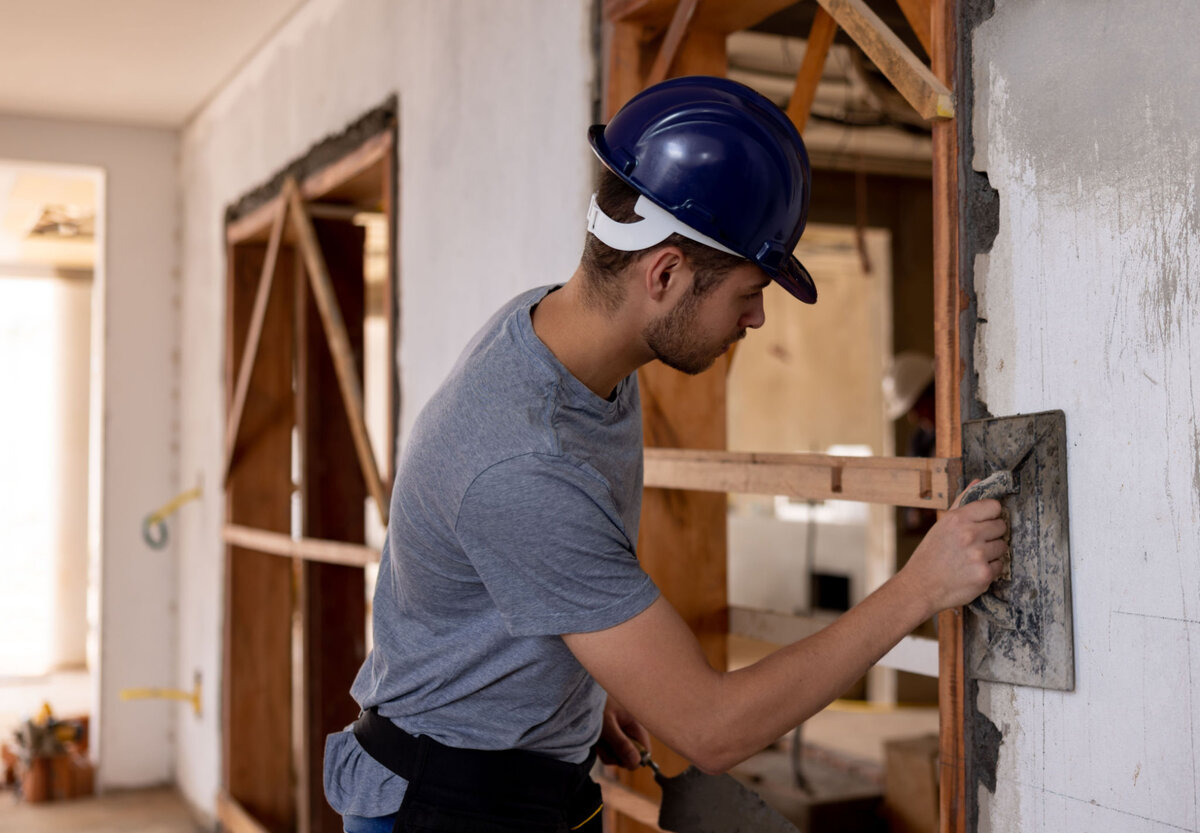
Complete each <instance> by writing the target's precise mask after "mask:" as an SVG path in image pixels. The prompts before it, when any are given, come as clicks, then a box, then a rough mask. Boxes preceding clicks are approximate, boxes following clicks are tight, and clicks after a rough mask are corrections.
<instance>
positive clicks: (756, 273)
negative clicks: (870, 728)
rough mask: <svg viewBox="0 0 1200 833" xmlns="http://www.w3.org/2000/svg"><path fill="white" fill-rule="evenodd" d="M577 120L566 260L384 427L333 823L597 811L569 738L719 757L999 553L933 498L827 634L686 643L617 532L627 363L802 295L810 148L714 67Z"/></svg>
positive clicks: (980, 524) (844, 672)
mask: <svg viewBox="0 0 1200 833" xmlns="http://www.w3.org/2000/svg"><path fill="white" fill-rule="evenodd" d="M590 139H591V142H592V147H593V149H594V150H595V152H596V154H597V156H598V157H599V158H600V160H601V162H602V163H603V164H604V166H605V171H603V172H602V175H601V181H600V184H599V188H598V191H597V194H596V195H595V197H594V198H593V205H592V208H591V210H590V211H589V219H588V229H589V232H590V233H589V235H588V237H587V241H586V245H585V250H584V253H583V258H582V260H581V263H580V266H579V268H578V269H577V270H576V272H575V274H574V275H572V276H571V278H570V280H569V281H567V282H566V284H564V285H563V286H561V287H557V288H555V287H543V288H541V289H537V290H532V291H529V292H526V293H524V294H522V295H520V296H518V297H517V298H516V299H514V300H513V301H511V302H510V303H509V304H508V305H506V306H505V307H504V308H503V309H501V310H500V311H499V312H498V313H497V314H496V316H495V317H493V319H492V320H491V321H490V322H489V323H488V324H487V325H485V327H484V328H483V330H481V331H480V333H479V334H478V335H477V336H476V337H475V339H474V340H473V341H472V342H471V344H470V345H469V346H468V347H467V349H466V351H465V352H464V353H463V355H462V357H461V358H460V360H459V362H458V364H457V365H456V366H455V368H454V370H453V371H452V372H451V374H450V376H449V378H448V379H447V380H446V382H445V383H444V385H443V386H442V387H441V388H440V389H439V390H438V392H437V393H436V394H435V395H434V396H433V397H432V399H431V400H430V402H429V404H428V405H427V406H426V408H425V409H424V411H423V412H422V414H421V415H420V417H419V418H418V419H417V422H416V424H415V425H414V427H413V430H412V434H411V436H410V437H409V439H408V442H407V444H406V446H405V450H404V456H403V459H402V461H401V465H400V469H399V471H398V473H397V478H396V486H395V491H394V494H393V497H392V514H391V518H392V520H391V523H390V526H389V529H388V538H387V543H386V545H385V548H384V551H383V558H382V562H381V564H380V572H379V583H378V587H377V590H376V595H375V605H374V614H373V615H374V633H375V648H374V650H373V651H372V653H371V655H370V656H369V657H368V658H367V660H366V662H365V663H364V665H363V668H362V670H361V671H360V672H359V675H358V678H357V679H356V680H355V683H354V687H353V689H352V694H353V695H354V697H355V699H356V700H357V701H358V702H359V703H360V704H361V706H362V707H363V709H364V712H363V715H362V716H361V717H360V718H359V720H358V721H357V722H356V723H355V725H354V726H353V727H352V729H351V730H348V731H345V732H341V733H338V734H334V735H331V736H330V738H329V740H328V743H327V746H326V773H325V781H326V784H325V789H326V796H327V797H328V798H329V801H330V803H331V804H332V806H333V807H334V808H335V809H336V810H337V811H338V812H339V813H342V814H343V816H344V819H345V829H346V831H348V833H366V832H367V831H391V830H393V829H394V830H398V831H406V830H422V831H426V830H428V831H451V832H453V831H472V833H480V832H481V831H483V832H484V833H486V831H495V832H496V833H507V832H508V831H563V830H584V831H598V830H599V829H600V821H599V819H600V816H599V807H600V796H599V790H598V788H597V787H596V786H595V784H594V783H593V782H592V781H591V779H590V778H589V777H588V769H589V768H590V765H591V763H592V760H593V759H594V755H595V754H596V752H595V751H593V749H596V750H597V751H599V753H600V755H601V757H602V758H604V759H606V760H608V761H610V762H617V763H620V764H622V765H624V766H627V767H635V766H637V764H638V762H639V759H640V753H639V750H638V749H637V747H636V746H635V743H634V742H635V741H636V742H638V743H640V744H642V745H645V744H646V742H647V740H648V734H647V729H649V730H650V731H652V732H653V733H654V734H655V735H656V736H657V737H659V738H661V739H662V740H663V741H664V742H666V743H667V744H669V745H670V746H671V747H673V748H674V749H676V750H678V751H679V752H681V753H682V754H684V755H685V756H686V757H688V758H689V759H691V760H692V761H693V762H694V763H695V764H696V765H697V766H699V767H700V768H701V769H705V770H709V771H721V770H724V769H727V768H729V767H730V766H732V765H734V764H735V763H737V762H738V761H741V760H743V759H744V758H746V757H748V756H749V755H751V754H753V753H755V752H757V751H758V750H760V749H762V748H764V747H765V746H766V745H768V744H769V743H771V742H772V741H774V740H775V739H776V738H778V737H779V736H780V735H782V734H784V733H785V732H787V731H788V730H789V729H791V728H792V727H794V726H795V725H797V724H798V723H800V722H802V721H803V720H805V719H806V718H807V717H809V716H810V715H812V714H814V713H815V712H816V711H818V710H819V709H821V708H823V707H824V706H825V705H826V704H827V703H829V702H830V701H831V700H833V699H834V698H835V697H837V696H838V695H839V694H840V693H842V692H843V691H844V690H845V689H846V688H847V687H848V686H849V685H850V684H851V683H852V682H853V681H854V680H856V679H857V678H858V677H860V676H861V675H862V674H863V673H864V672H865V671H866V669H867V668H868V667H869V666H870V665H871V664H872V663H874V662H875V661H876V660H878V659H879V657H881V656H882V655H883V654H884V653H886V652H887V651H888V650H889V649H890V648H891V647H892V646H893V645H894V644H895V643H896V642H898V641H899V640H900V639H901V638H903V636H904V635H906V634H907V633H908V632H909V631H910V630H912V629H913V628H914V627H915V626H916V625H918V624H919V623H921V622H923V621H925V620H926V619H927V618H929V616H930V615H932V614H933V613H934V612H936V611H937V610H940V609H943V608H947V607H951V606H955V605H960V604H963V603H965V602H967V601H969V600H971V599H972V598H974V597H975V596H977V595H978V594H979V593H980V592H982V591H983V590H984V589H985V588H986V587H987V586H988V584H990V583H991V581H992V580H993V579H994V578H995V577H996V575H997V574H998V570H999V561H1000V558H1001V556H1002V554H1003V553H1004V551H1005V544H1004V542H1003V540H1002V536H1003V534H1004V531H1005V530H1004V524H1003V522H1002V521H1000V520H998V516H999V504H997V503H996V502H994V501H991V502H988V501H983V502H979V503H975V504H972V505H970V506H967V507H964V508H961V509H955V510H952V511H951V512H950V513H948V514H947V516H946V517H945V518H944V519H943V520H942V521H941V522H940V523H939V524H938V525H937V526H936V527H935V528H934V529H933V530H932V531H931V532H930V534H929V536H928V537H927V539H926V541H925V542H924V543H923V544H922V546H921V548H920V549H919V551H918V553H917V554H916V555H914V557H913V559H912V560H911V562H910V564H909V565H908V567H907V568H906V569H905V570H904V571H902V572H901V573H900V574H898V575H897V576H895V577H894V578H893V579H892V580H891V581H889V582H888V583H887V584H885V585H884V586H883V587H882V588H880V589H879V590H878V591H876V592H875V593H874V594H873V595H871V596H870V597H869V598H867V599H866V600H865V601H863V602H862V604H860V605H859V606H857V607H856V608H855V609H854V610H852V611H850V612H849V613H847V614H846V615H844V616H843V617H842V618H841V619H839V620H838V621H837V622H836V623H835V624H833V625H832V626H830V627H829V628H827V629H826V630H824V631H822V632H821V633H819V634H816V635H815V636H812V637H810V638H808V639H806V640H804V641H802V642H799V643H796V644H794V645H791V646H789V647H787V648H784V649H782V650H780V651H778V652H777V653H775V654H773V655H771V656H770V657H768V658H766V659H765V660H763V661H762V662H759V663H757V664H756V665H753V666H751V667H749V668H745V669H742V670H739V671H736V672H733V673H724V672H722V671H718V670H714V669H713V668H711V667H710V666H709V665H708V663H707V662H706V660H705V658H704V655H703V654H702V652H701V651H700V648H699V646H698V644H697V642H696V640H695V638H694V637H693V635H692V633H691V632H690V631H689V630H688V628H687V627H686V625H685V624H684V622H683V621H682V619H681V618H680V617H679V615H678V614H677V613H676V612H675V610H674V609H673V608H672V607H671V605H670V604H669V603H668V602H667V601H666V600H664V599H663V598H661V597H660V596H659V594H658V591H657V589H656V588H655V587H654V585H653V583H652V582H651V581H650V579H649V577H648V576H646V574H645V573H644V572H643V571H642V570H641V568H640V567H639V566H638V561H637V557H636V555H635V544H636V541H637V526H638V516H639V512H640V499H641V473H642V469H641V461H642V440H641V412H640V406H639V400H638V391H637V378H636V375H635V371H636V370H637V368H638V367H640V366H641V365H643V364H645V363H647V362H649V361H651V360H653V359H658V360H660V361H663V362H664V363H666V364H668V365H670V366H672V367H675V368H677V369H679V370H682V371H684V372H686V373H698V372H700V371H702V370H704V369H705V368H706V367H709V366H711V365H712V363H713V362H714V361H715V360H716V359H717V358H718V357H719V356H720V355H721V354H722V353H724V351H725V350H726V349H727V348H728V347H729V345H730V344H731V343H733V342H734V341H736V340H737V339H739V338H741V337H742V336H743V335H745V333H746V330H747V329H751V328H756V327H759V326H761V325H762V323H763V320H764V319H763V298H762V290H763V288H764V287H765V286H766V285H767V284H768V283H770V281H771V280H775V281H777V282H779V283H780V284H781V285H783V286H784V287H785V288H787V289H788V291H789V292H791V293H792V294H793V295H795V296H796V297H797V298H799V299H800V300H801V301H804V302H807V303H813V302H814V301H815V300H816V288H815V286H814V285H813V283H812V279H811V278H810V277H809V275H808V273H807V272H806V271H805V270H804V267H803V266H801V265H800V263H799V262H798V261H797V260H796V259H795V257H794V256H793V255H792V254H791V252H792V250H793V248H794V247H795V244H796V241H797V240H798V239H799V237H800V234H801V232H802V231H803V229H804V221H805V217H806V214H807V206H808V194H809V171H808V162H807V157H806V156H805V152H804V147H803V144H802V143H801V141H800V136H799V134H797V133H796V130H795V128H794V127H793V126H792V125H791V123H790V122H789V121H788V120H787V118H786V117H785V116H784V115H783V114H782V113H780V112H779V110H778V109H777V108H775V107H774V106H773V105H772V104H771V103H770V102H768V101H767V100H766V99H764V98H762V97H761V96H759V95H758V94H756V93H754V92H753V91H751V90H749V89H748V88H746V87H743V86H741V85H739V84H735V83H733V82H730V81H727V80H724V79H717V78H683V79H675V80H672V81H668V82H665V83H663V84H660V85H656V86H655V87H652V88H650V89H648V90H646V91H645V92H643V93H642V94H640V95H638V96H636V97H635V98H634V99H633V100H631V101H630V102H629V103H628V104H627V105H626V106H625V107H624V108H622V110H621V112H620V113H618V114H617V116H615V117H614V118H613V120H612V122H611V123H610V124H608V125H607V126H597V127H594V128H592V131H591V133H590ZM643 727H645V728H643Z"/></svg>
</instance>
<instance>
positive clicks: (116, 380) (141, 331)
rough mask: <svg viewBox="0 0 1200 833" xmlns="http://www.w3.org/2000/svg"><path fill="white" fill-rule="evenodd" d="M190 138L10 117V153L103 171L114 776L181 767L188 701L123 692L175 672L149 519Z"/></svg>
mask: <svg viewBox="0 0 1200 833" xmlns="http://www.w3.org/2000/svg"><path fill="white" fill-rule="evenodd" d="M177 150H178V134H176V133H174V132H173V131H168V130H159V129H151V128H135V127H115V126H111V125H101V124H89V123H83V122H70V121H56V120H52V119H36V118H22V117H18V116H2V117H0V158H6V159H10V160H19V161H26V162H46V163H54V164H69V165H87V166H92V167H95V168H99V169H101V170H102V171H103V172H104V188H103V189H102V190H101V191H100V194H101V195H102V198H103V205H104V213H103V216H102V217H101V219H100V230H99V232H98V236H99V238H100V246H99V248H98V253H99V254H98V260H99V263H98V266H97V270H96V280H95V284H94V301H93V303H94V305H95V306H94V310H93V312H94V317H93V319H92V321H93V333H92V361H93V376H92V379H93V382H96V381H99V382H100V383H101V385H100V387H99V388H97V389H94V395H95V396H99V397H100V402H99V408H100V410H101V411H102V417H101V419H100V422H99V424H93V425H92V430H93V434H92V443H93V448H92V449H91V454H92V461H91V462H92V464H93V465H94V466H97V465H98V470H93V471H92V472H91V473H90V474H89V479H90V487H91V489H92V495H91V496H90V498H89V499H90V500H95V501H98V505H97V509H98V515H97V516H96V517H95V518H94V521H93V524H94V525H93V529H92V530H91V532H90V534H91V535H92V536H94V537H93V538H92V540H91V545H90V547H89V549H91V551H92V557H93V558H95V557H96V556H97V555H99V563H98V570H99V575H98V576H97V577H95V578H96V579H98V580H95V581H94V582H93V583H94V584H96V585H97V586H98V587H99V590H100V596H99V606H98V608H97V609H95V610H93V611H90V612H89V616H90V617H91V619H92V622H91V627H92V629H93V631H94V632H95V633H96V634H97V636H98V644H96V645H95V646H93V648H92V650H93V659H98V660H99V665H98V674H97V675H96V695H95V698H94V701H93V702H94V704H95V708H97V709H98V710H99V719H98V723H97V726H96V730H97V735H98V736H97V738H96V752H95V754H96V756H97V757H98V760H99V764H100V770H99V773H100V786H101V787H104V788H108V787H132V786H144V785H147V784H153V783H157V782H162V781H166V780H168V779H169V777H170V760H171V754H172V753H171V731H170V730H171V720H172V715H173V714H174V712H175V711H176V709H177V706H175V705H174V704H171V703H168V702H164V701H158V702H148V701H142V702H136V703H122V702H121V701H120V699H119V694H120V689H122V688H131V687H140V686H170V685H173V684H174V669H173V663H172V657H173V649H174V645H173V643H174V635H175V630H174V628H175V619H174V602H175V553H176V550H175V548H174V546H173V545H171V546H169V547H168V548H167V549H166V550H163V551H161V552H160V551H154V550H151V549H150V548H149V547H147V546H146V545H145V544H144V543H143V542H142V534H141V525H142V518H144V517H145V516H146V515H147V514H149V513H150V512H152V511H153V510H154V509H156V508H157V507H159V506H161V505H162V504H164V503H165V502H166V501H168V500H169V499H170V498H171V497H172V496H173V495H174V494H175V493H176V492H178V491H179V488H178V486H179V479H178V473H177V471H176V470H175V463H176V459H177V458H176V457H175V453H176V447H175V445H174V436H175V431H176V430H177V428H178V426H177V425H176V424H175V422H174V420H175V417H176V413H177V410H176V408H177V404H178V403H177V401H176V399H175V395H176V393H177V389H176V387H175V370H176V366H175V359H176V356H175V346H176V333H177V332H178V316H179V311H178V308H177V300H178V295H177V290H178V287H177V283H176V280H175V278H176V273H175V269H176V255H177V239H176V230H177V226H176V219H177V214H176V211H177V202H176V200H177V196H178V192H177V190H176V178H175V164H176V153H177ZM95 412H96V408H95V406H93V413H95ZM97 440H98V441H99V444H98V446H97V445H95V444H96V442H97ZM0 476H2V475H0ZM209 482H210V483H211V482H212V481H211V480H210V481H209ZM192 485H194V484H193V483H189V484H188V486H187V487H186V488H190V487H191V486H192ZM184 514H186V512H185V513H184ZM171 532H172V533H174V532H175V528H174V527H172V529H171ZM93 569H97V567H93ZM190 685H191V684H190V682H189V683H188V687H190Z"/></svg>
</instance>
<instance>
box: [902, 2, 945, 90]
mask: <svg viewBox="0 0 1200 833" xmlns="http://www.w3.org/2000/svg"><path fill="white" fill-rule="evenodd" d="M897 2H898V3H899V5H900V11H902V12H904V17H905V19H906V20H907V21H908V25H909V26H911V27H912V30H913V34H915V35H916V36H917V40H919V41H920V42H921V46H923V47H924V48H925V54H926V55H932V54H933V40H932V37H933V35H932V32H931V31H930V29H931V26H932V14H933V12H932V10H931V9H930V8H929V2H930V0H897ZM934 74H935V75H936V73H934ZM943 80H945V79H943Z"/></svg>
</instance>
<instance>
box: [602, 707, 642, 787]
mask: <svg viewBox="0 0 1200 833" xmlns="http://www.w3.org/2000/svg"><path fill="white" fill-rule="evenodd" d="M634 741H636V742H637V743H640V744H641V745H642V748H643V749H649V748H650V733H649V732H647V731H646V727H644V726H643V725H642V724H641V723H638V722H637V721H636V720H634V718H633V715H631V714H630V713H629V712H627V711H626V710H625V707H624V706H622V705H621V704H620V703H618V702H617V701H616V700H614V699H613V698H612V697H609V698H608V702H607V703H605V705H604V725H603V727H602V728H601V729H600V743H599V745H598V746H597V747H596V751H597V752H598V753H599V755H600V760H601V761H603V762H604V763H606V764H615V765H618V766H623V767H625V768H626V769H637V768H638V767H639V766H641V763H642V753H641V752H640V751H638V748H637V747H636V746H634Z"/></svg>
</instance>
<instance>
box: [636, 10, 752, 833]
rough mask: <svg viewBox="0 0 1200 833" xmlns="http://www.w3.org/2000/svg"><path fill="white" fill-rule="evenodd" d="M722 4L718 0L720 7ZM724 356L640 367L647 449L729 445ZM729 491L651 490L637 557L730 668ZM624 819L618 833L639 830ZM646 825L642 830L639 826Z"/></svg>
mask: <svg viewBox="0 0 1200 833" xmlns="http://www.w3.org/2000/svg"><path fill="white" fill-rule="evenodd" d="M714 5H716V4H714ZM672 72H673V73H677V74H679V75H715V76H724V75H725V72H726V55H725V35H724V33H721V32H717V31H713V30H708V29H704V28H701V27H696V26H693V27H692V30H691V32H690V33H689V35H688V37H687V40H686V41H685V42H684V44H683V46H682V48H681V49H680V51H679V54H678V55H677V56H676V58H675V62H674V63H673V64H672ZM727 364H728V360H727V359H726V358H721V359H719V360H718V361H717V362H716V364H714V365H713V367H712V368H710V369H709V370H707V371H705V372H704V373H701V374H699V375H698V376H687V375H685V374H683V373H680V372H679V371H676V370H672V369H671V368H669V367H667V366H665V365H663V364H661V363H659V362H653V363H651V364H649V365H646V366H645V367H643V368H642V369H641V370H639V371H638V380H639V385H640V388H641V396H642V416H643V435H644V439H645V444H646V446H647V447H671V448H680V447H683V448H698V449H708V450H721V449H724V448H725V376H726V372H727V370H728V367H727ZM725 541H726V498H725V495H722V494H715V493H702V492H682V491H677V490H674V489H657V488H647V489H646V490H645V493H644V495H643V498H642V522H641V527H640V533H639V537H638V558H639V560H640V561H641V563H642V565H643V566H644V567H645V569H646V572H647V573H649V574H650V576H651V578H653V579H654V582H655V584H657V585H658V587H659V588H661V589H662V591H663V595H664V596H666V597H667V598H668V599H669V600H670V601H671V604H673V605H674V606H675V608H676V610H678V611H679V613H680V615H681V616H682V617H683V618H684V621H686V622H687V623H688V625H689V626H690V627H691V628H692V631H693V632H694V633H695V634H696V638H697V639H698V640H699V642H700V645H701V647H702V648H703V650H704V652H705V655H706V656H707V657H708V661H709V662H710V663H711V664H712V666H713V667H714V668H724V667H725V661H726V651H725V642H726V636H727V634H728V631H729V625H728V617H727V606H728V592H727V578H726V544H725ZM659 749H660V751H659V752H657V753H656V754H655V758H656V759H657V760H658V762H659V764H661V765H662V766H663V768H664V769H667V770H668V771H672V770H676V769H680V770H681V769H683V768H684V767H685V766H686V764H687V762H686V761H685V760H684V759H683V758H682V757H681V756H679V755H677V754H675V753H674V752H673V751H671V750H670V749H667V748H666V747H665V745H662V744H660V745H659ZM621 778H622V782H623V783H625V784H626V785H628V786H632V787H633V788H634V789H635V790H638V791H639V792H642V793H644V794H653V792H654V791H655V790H656V789H657V786H656V785H655V783H654V779H653V776H652V775H651V774H650V773H649V772H648V771H647V770H646V769H644V768H643V769H642V770H641V771H639V772H636V773H625V772H622V773H621ZM637 829H639V828H637V827H636V826H634V825H633V824H632V823H630V822H625V821H623V822H622V823H621V824H620V825H618V829H617V831H616V833H625V831H632V830H637ZM640 829H644V828H640Z"/></svg>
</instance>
